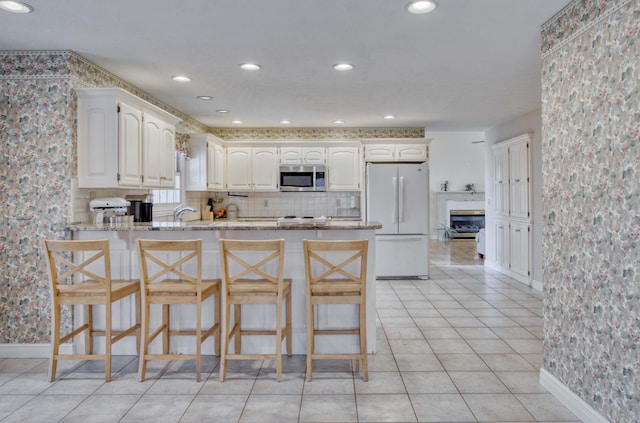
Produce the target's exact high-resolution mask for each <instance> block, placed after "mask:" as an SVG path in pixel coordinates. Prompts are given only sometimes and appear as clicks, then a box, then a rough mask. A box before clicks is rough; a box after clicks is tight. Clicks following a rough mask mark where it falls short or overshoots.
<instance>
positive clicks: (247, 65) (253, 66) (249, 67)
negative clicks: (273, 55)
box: [240, 63, 262, 71]
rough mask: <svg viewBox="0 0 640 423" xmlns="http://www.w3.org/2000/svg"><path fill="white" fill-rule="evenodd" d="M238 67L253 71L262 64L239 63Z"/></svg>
mask: <svg viewBox="0 0 640 423" xmlns="http://www.w3.org/2000/svg"><path fill="white" fill-rule="evenodd" d="M240 67H241V68H242V69H244V70H250V71H254V70H258V69H260V68H261V67H262V66H260V65H258V64H256V63H242V64H241V65H240Z"/></svg>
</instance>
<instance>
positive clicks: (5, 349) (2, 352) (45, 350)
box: [0, 344, 73, 358]
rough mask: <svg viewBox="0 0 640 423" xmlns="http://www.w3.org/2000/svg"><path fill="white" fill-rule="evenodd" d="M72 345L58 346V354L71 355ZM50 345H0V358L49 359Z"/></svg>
mask: <svg viewBox="0 0 640 423" xmlns="http://www.w3.org/2000/svg"><path fill="white" fill-rule="evenodd" d="M72 353H73V344H62V345H60V354H72ZM50 356H51V344H0V358H49V357H50Z"/></svg>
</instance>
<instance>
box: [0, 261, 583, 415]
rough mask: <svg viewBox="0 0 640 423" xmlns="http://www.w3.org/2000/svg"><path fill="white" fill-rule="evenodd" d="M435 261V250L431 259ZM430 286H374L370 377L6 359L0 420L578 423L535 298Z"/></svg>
mask: <svg viewBox="0 0 640 423" xmlns="http://www.w3.org/2000/svg"><path fill="white" fill-rule="evenodd" d="M435 257H437V255H436V256H435ZM430 276H431V278H430V279H429V280H424V281H422V280H421V281H415V280H411V281H378V282H377V314H378V316H377V354H375V355H372V356H370V362H369V382H366V383H365V382H363V381H362V380H361V376H360V374H359V373H358V372H353V371H352V370H351V369H350V363H349V362H348V361H321V362H316V364H315V366H314V378H313V381H311V382H307V381H306V380H305V357H304V356H294V357H292V358H285V374H284V375H283V381H282V382H280V383H277V382H276V381H275V370H274V366H273V363H272V362H269V361H265V362H260V361H257V362H232V363H231V364H230V370H229V374H228V380H227V381H226V382H224V383H220V382H219V381H218V366H217V365H218V360H217V359H216V358H215V357H211V356H207V357H206V358H205V359H203V362H204V369H203V370H204V374H203V381H202V382H200V383H196V382H195V373H194V368H193V363H192V362H168V363H167V362H159V361H155V362H154V361H152V362H151V363H150V365H149V370H148V371H147V373H148V374H147V376H148V379H147V380H146V381H145V382H143V383H140V382H138V379H137V359H136V358H135V357H131V356H118V357H115V358H114V360H113V368H114V373H115V374H114V376H113V378H112V381H111V382H110V383H105V382H104V379H103V373H102V372H103V365H102V364H101V363H99V362H82V363H77V362H61V363H60V365H59V367H61V369H60V370H61V371H60V373H59V380H58V381H56V382H54V383H49V382H48V379H47V365H48V361H47V360H44V359H4V360H1V361H0V421H2V422H21V423H22V422H47V423H48V422H54V421H63V422H76V421H78V422H82V423H92V422H113V421H123V422H137V421H143V420H148V421H158V422H160V421H161V422H178V421H179V422H197V421H206V422H574V421H577V419H576V417H575V416H574V415H573V414H572V413H571V412H569V411H568V410H567V409H566V408H565V407H563V406H562V405H561V404H560V403H559V402H558V401H557V400H556V399H555V398H553V397H552V396H551V395H550V394H548V393H547V392H546V391H545V390H544V389H543V388H542V387H541V386H540V385H539V384H538V376H539V372H538V369H539V368H540V367H541V361H542V341H541V336H542V319H541V317H540V315H541V309H542V305H541V298H542V294H541V293H540V292H538V291H535V290H532V289H529V288H527V287H526V286H524V285H522V284H521V283H519V282H516V281H514V280H512V279H511V278H509V277H506V276H503V275H501V274H499V273H496V272H493V271H490V270H486V269H484V267H483V266H459V265H451V264H448V265H445V264H435V263H434V264H432V266H431V275H430Z"/></svg>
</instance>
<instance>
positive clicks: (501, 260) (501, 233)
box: [495, 220, 509, 269]
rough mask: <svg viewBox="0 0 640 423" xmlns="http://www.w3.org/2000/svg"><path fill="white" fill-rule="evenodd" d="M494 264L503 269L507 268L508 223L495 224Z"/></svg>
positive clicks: (499, 222) (500, 221)
mask: <svg viewBox="0 0 640 423" xmlns="http://www.w3.org/2000/svg"><path fill="white" fill-rule="evenodd" d="M495 234H496V263H497V264H498V265H500V266H501V267H504V268H505V269H508V268H509V222H506V221H502V220H499V221H497V222H496V231H495Z"/></svg>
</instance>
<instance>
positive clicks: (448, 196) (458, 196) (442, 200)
mask: <svg viewBox="0 0 640 423" xmlns="http://www.w3.org/2000/svg"><path fill="white" fill-rule="evenodd" d="M436 199H437V202H436V204H437V209H436V212H437V222H438V227H440V225H444V226H449V212H448V210H447V201H456V202H458V201H473V202H476V201H482V202H483V203H484V192H476V193H474V194H472V193H470V192H468V191H437V192H436ZM470 206H471V205H470ZM457 208H459V209H464V208H463V207H457ZM477 208H478V206H477V205H474V206H471V207H469V208H468V209H469V210H473V209H477ZM482 208H483V209H484V207H482Z"/></svg>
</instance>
